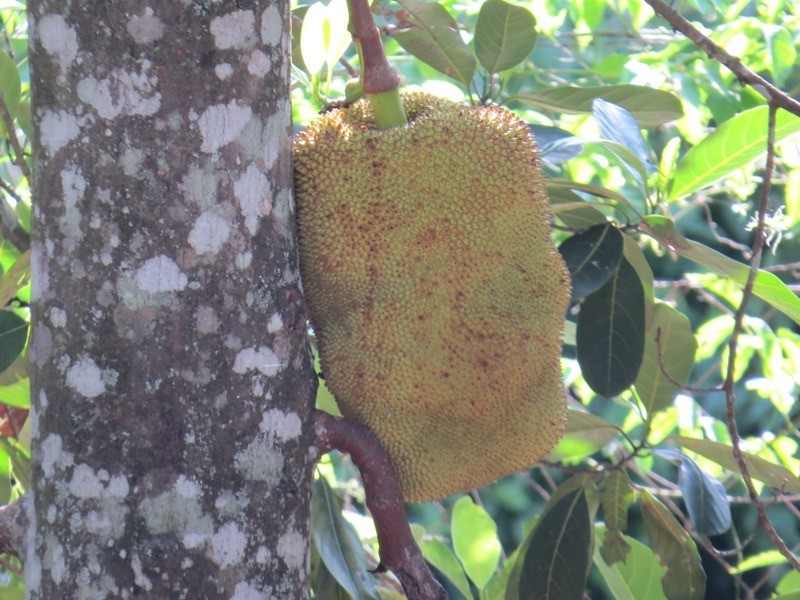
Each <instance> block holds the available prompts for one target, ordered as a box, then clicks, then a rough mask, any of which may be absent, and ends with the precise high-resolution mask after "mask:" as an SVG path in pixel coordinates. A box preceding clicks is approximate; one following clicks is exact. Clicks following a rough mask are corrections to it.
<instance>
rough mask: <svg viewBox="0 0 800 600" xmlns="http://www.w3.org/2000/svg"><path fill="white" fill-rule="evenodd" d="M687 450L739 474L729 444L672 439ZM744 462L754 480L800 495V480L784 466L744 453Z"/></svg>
mask: <svg viewBox="0 0 800 600" xmlns="http://www.w3.org/2000/svg"><path fill="white" fill-rule="evenodd" d="M670 439H671V440H672V441H674V442H675V443H676V444H680V445H681V446H683V447H684V448H686V449H687V450H691V451H692V452H696V453H697V454H699V455H700V456H704V457H705V458H707V459H708V460H710V461H712V462H715V463H717V464H718V465H720V466H722V467H725V468H726V469H728V470H729V471H734V472H736V473H738V472H739V465H738V464H737V462H736V459H735V458H734V457H733V448H731V447H730V446H728V445H727V444H722V443H720V442H713V441H711V440H696V439H692V438H686V437H679V436H675V437H672V438H670ZM743 454H744V460H745V462H746V463H747V467H748V469H749V471H750V475H752V476H753V478H754V479H758V480H759V481H763V482H764V483H766V484H767V485H771V486H772V487H774V488H778V489H783V490H785V491H787V492H792V493H794V494H800V478H798V477H797V475H795V474H794V473H792V472H791V471H790V470H789V469H787V468H786V467H784V466H782V465H777V464H775V463H773V462H770V461H768V460H766V459H763V458H761V457H760V456H755V455H754V454H749V453H747V452H744V453H743Z"/></svg>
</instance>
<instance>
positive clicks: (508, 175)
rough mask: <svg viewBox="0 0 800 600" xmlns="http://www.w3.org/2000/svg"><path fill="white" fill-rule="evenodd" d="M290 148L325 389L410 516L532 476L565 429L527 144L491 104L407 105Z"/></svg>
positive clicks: (344, 120) (318, 125)
mask: <svg viewBox="0 0 800 600" xmlns="http://www.w3.org/2000/svg"><path fill="white" fill-rule="evenodd" d="M404 104H405V108H406V112H407V114H408V117H409V122H408V124H407V125H405V126H402V127H397V128H393V129H389V130H386V131H380V130H378V129H377V128H376V127H375V125H374V123H373V120H372V114H371V110H370V107H369V104H368V103H365V102H359V103H357V104H355V105H353V106H351V107H349V108H347V109H342V110H337V111H333V112H330V113H327V114H325V115H323V116H321V117H320V118H319V119H317V120H316V121H315V122H314V123H312V124H311V125H310V126H309V128H308V129H306V131H304V132H303V133H302V134H300V135H299V136H298V137H297V140H296V142H295V147H294V152H295V186H296V205H297V217H298V230H299V238H300V256H301V262H300V265H301V273H302V278H303V286H304V289H305V293H306V297H307V300H308V305H309V311H310V315H311V321H312V324H313V326H314V328H315V331H316V334H317V341H318V346H319V352H320V357H321V361H322V368H323V371H324V373H325V380H326V383H327V385H328V386H329V388H330V390H331V392H332V393H333V395H334V397H335V398H336V400H337V402H338V404H339V407H340V408H341V410H342V413H343V414H344V415H345V416H346V417H348V418H351V419H354V420H356V421H358V422H360V423H363V424H365V425H366V426H368V427H369V428H370V429H371V430H372V431H373V432H374V433H375V434H376V435H377V436H378V438H379V439H380V440H381V442H382V444H383V445H384V447H385V448H386V450H387V451H388V453H389V455H390V457H391V459H392V461H393V464H394V467H395V469H396V471H397V474H398V477H399V479H400V483H401V486H402V488H403V492H404V494H405V496H406V499H407V500H409V501H423V500H430V499H434V498H440V497H443V496H446V495H449V494H451V493H453V492H456V491H460V490H464V489H469V488H475V487H479V486H481V485H484V484H487V483H489V482H491V481H494V480H495V479H497V478H499V477H501V476H503V475H507V474H509V473H511V472H514V471H516V470H519V469H522V468H526V467H529V466H530V465H532V464H533V463H535V462H536V461H537V460H538V459H539V458H541V457H542V456H543V455H544V454H546V453H547V452H549V450H550V449H551V448H552V447H553V445H554V444H555V443H556V442H557V440H558V439H559V438H560V436H561V435H562V433H563V430H564V423H565V410H566V405H565V391H564V388H563V384H562V382H561V368H560V360H559V359H560V353H561V335H562V329H563V323H564V314H565V311H566V308H567V304H568V300H569V274H568V272H567V270H566V267H565V266H564V262H563V260H562V259H561V257H560V255H559V254H558V251H557V250H556V248H555V246H554V245H553V243H552V241H551V239H550V204H549V200H548V198H547V194H546V190H545V186H544V182H543V179H542V174H541V169H540V164H539V158H538V153H537V152H536V149H535V144H534V143H533V139H532V136H531V134H530V132H529V130H528V128H527V126H526V125H525V123H524V122H522V121H521V120H520V119H518V118H517V117H515V116H514V115H513V114H512V113H510V112H509V111H507V110H505V109H502V108H499V107H469V106H463V105H459V104H455V103H453V102H450V101H447V100H443V99H440V98H436V97H433V96H430V95H427V94H421V93H413V94H408V95H405V96H404Z"/></svg>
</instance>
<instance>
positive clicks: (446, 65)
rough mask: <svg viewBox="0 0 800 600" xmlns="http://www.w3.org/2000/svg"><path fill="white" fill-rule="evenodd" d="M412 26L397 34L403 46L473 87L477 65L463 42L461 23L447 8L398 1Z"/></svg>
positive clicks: (430, 3)
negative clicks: (460, 30) (459, 25)
mask: <svg viewBox="0 0 800 600" xmlns="http://www.w3.org/2000/svg"><path fill="white" fill-rule="evenodd" d="M397 3H398V4H399V5H400V6H402V7H403V9H405V13H404V14H403V16H404V17H405V20H406V21H408V23H409V24H410V25H411V26H412V27H411V28H410V29H402V30H399V31H397V32H396V33H395V34H394V39H396V40H397V41H398V42H399V43H400V45H401V46H402V47H403V48H405V49H406V50H407V51H408V52H409V53H411V54H413V55H414V56H416V57H417V58H418V59H420V60H421V61H422V62H424V63H426V64H429V65H430V66H432V67H433V68H434V69H436V70H437V71H439V72H440V73H444V74H445V75H447V76H448V77H452V78H453V79H455V80H456V81H459V82H461V83H462V84H463V85H464V87H465V88H469V84H470V82H471V81H472V76H473V74H474V73H475V66H476V64H477V62H476V60H475V55H474V54H473V53H472V52H471V51H470V49H469V48H468V47H467V45H466V44H465V43H464V40H462V39H461V34H460V33H459V29H458V23H456V20H455V19H453V17H451V16H450V13H448V12H447V9H445V7H444V6H442V5H441V4H437V3H435V2H422V1H421V0H397Z"/></svg>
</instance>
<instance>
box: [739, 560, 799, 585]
mask: <svg viewBox="0 0 800 600" xmlns="http://www.w3.org/2000/svg"><path fill="white" fill-rule="evenodd" d="M785 563H786V558H785V557H784V556H783V554H781V553H780V550H767V551H765V552H759V553H758V554H754V555H753V556H748V557H747V558H745V559H744V560H743V561H742V562H740V563H739V564H738V565H736V566H735V567H732V568H731V573H732V574H738V573H745V572H746V571H752V570H753V569H761V568H763V567H771V566H773V565H782V564H785ZM798 590H799V591H800V586H798Z"/></svg>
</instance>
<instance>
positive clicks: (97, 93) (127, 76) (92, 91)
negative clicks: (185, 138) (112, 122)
mask: <svg viewBox="0 0 800 600" xmlns="http://www.w3.org/2000/svg"><path fill="white" fill-rule="evenodd" d="M141 66H142V71H141V72H140V73H131V72H128V71H125V70H123V69H119V68H117V69H114V70H113V71H112V72H111V76H110V77H107V78H106V79H101V80H97V79H95V78H94V77H86V78H85V79H82V80H81V81H79V82H78V96H79V97H80V99H81V100H83V101H84V102H86V103H87V104H89V105H90V106H92V107H93V108H94V109H95V110H96V111H97V114H99V115H100V116H101V117H103V118H104V119H115V118H117V117H118V116H120V115H139V116H145V117H147V116H151V115H154V114H155V113H157V112H158V110H159V109H160V108H161V94H160V93H159V92H157V91H156V88H157V85H158V82H157V80H156V77H155V76H150V75H148V74H147V71H148V70H149V68H150V61H148V60H143V61H141Z"/></svg>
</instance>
